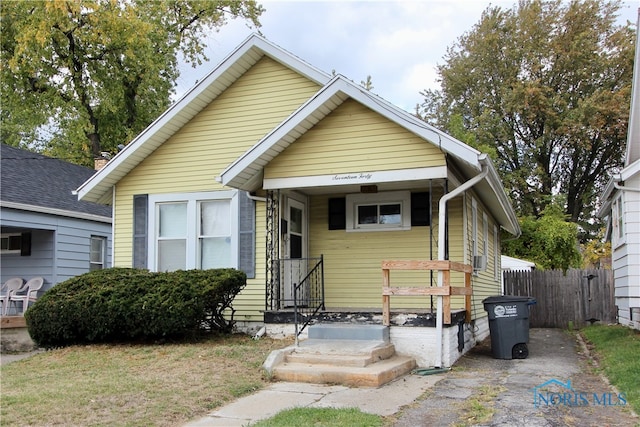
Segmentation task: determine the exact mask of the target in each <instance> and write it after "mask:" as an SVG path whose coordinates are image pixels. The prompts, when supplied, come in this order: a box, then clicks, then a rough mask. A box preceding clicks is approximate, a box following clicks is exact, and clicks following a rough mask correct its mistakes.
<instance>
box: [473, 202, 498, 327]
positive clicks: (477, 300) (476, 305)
mask: <svg viewBox="0 0 640 427" xmlns="http://www.w3.org/2000/svg"><path fill="white" fill-rule="evenodd" d="M473 198H475V200H476V203H477V209H478V215H477V220H478V224H477V229H478V246H477V247H478V255H483V254H484V240H485V239H488V253H487V254H486V255H487V268H486V270H484V271H480V272H478V274H476V275H473V276H472V278H471V282H472V286H473V298H472V304H473V305H472V309H471V313H472V317H473V318H474V319H477V318H481V317H485V316H486V315H487V313H486V311H485V310H484V305H483V304H482V300H483V299H485V298H487V297H489V296H492V295H499V294H500V293H501V291H502V285H501V282H500V279H498V280H497V281H496V278H495V268H496V267H498V268H499V267H500V266H499V265H498V266H496V265H495V260H494V251H495V250H496V248H495V247H494V241H493V240H494V239H493V226H494V224H496V222H495V220H494V219H493V217H492V216H491V212H489V211H488V210H487V209H486V207H485V206H484V205H483V204H482V202H481V201H480V199H479V198H478V197H477V196H476V195H475V194H473V193H468V194H467V196H466V197H465V208H466V209H467V227H466V229H467V230H466V235H467V240H466V242H467V248H466V249H467V253H468V257H469V260H468V263H469V264H473V259H472V257H473V236H472V218H473V216H472V213H471V212H472V199H473ZM484 213H486V214H487V219H488V236H485V235H484V226H483V223H482V221H483V220H482V216H483V214H484ZM498 230H499V228H498ZM497 250H498V251H499V250H500V248H497ZM501 275H502V272H500V273H499V274H498V277H501Z"/></svg>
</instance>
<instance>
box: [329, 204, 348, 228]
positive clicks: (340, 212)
mask: <svg viewBox="0 0 640 427" xmlns="http://www.w3.org/2000/svg"><path fill="white" fill-rule="evenodd" d="M346 228H347V199H346V198H344V197H337V198H333V199H329V230H344V229H346Z"/></svg>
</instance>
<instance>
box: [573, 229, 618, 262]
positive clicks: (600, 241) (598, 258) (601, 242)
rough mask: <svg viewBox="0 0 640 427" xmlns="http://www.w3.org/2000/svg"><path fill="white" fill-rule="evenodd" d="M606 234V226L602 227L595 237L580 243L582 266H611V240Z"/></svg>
mask: <svg viewBox="0 0 640 427" xmlns="http://www.w3.org/2000/svg"><path fill="white" fill-rule="evenodd" d="M604 234H605V228H601V229H600V230H599V231H598V234H597V235H596V237H595V238H593V239H591V240H589V241H587V242H586V243H584V244H583V245H580V250H581V252H582V268H586V269H589V268H611V241H607V240H606V239H605V238H604Z"/></svg>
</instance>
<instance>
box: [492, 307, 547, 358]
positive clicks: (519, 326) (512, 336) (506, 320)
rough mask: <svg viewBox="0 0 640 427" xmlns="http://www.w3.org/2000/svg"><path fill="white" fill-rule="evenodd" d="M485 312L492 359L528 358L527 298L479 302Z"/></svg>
mask: <svg viewBox="0 0 640 427" xmlns="http://www.w3.org/2000/svg"><path fill="white" fill-rule="evenodd" d="M482 303H483V304H484V309H485V311H486V312H487V313H489V333H490V334H491V354H492V355H493V357H494V358H496V359H526V358H527V356H528V355H529V349H528V347H527V343H528V342H529V307H530V306H531V305H532V304H535V303H536V300H535V299H534V298H531V297H522V296H511V295H499V296H493V297H489V298H485V299H484V300H482Z"/></svg>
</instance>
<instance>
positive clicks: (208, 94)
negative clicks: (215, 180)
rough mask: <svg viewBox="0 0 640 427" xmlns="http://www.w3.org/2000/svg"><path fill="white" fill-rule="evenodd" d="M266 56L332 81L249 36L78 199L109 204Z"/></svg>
mask: <svg viewBox="0 0 640 427" xmlns="http://www.w3.org/2000/svg"><path fill="white" fill-rule="evenodd" d="M265 55H266V56H269V57H270V58H272V59H273V60H275V61H277V62H279V63H281V64H283V65H285V66H286V67H288V68H291V69H293V70H295V71H296V72H298V73H300V74H302V75H304V76H306V77H307V78H309V79H310V80H312V81H314V82H316V83H318V84H321V85H324V84H326V83H327V82H328V81H329V80H330V78H331V77H330V75H329V74H326V73H324V72H322V71H320V70H319V69H317V68H315V67H313V66H311V65H309V64H308V63H306V62H304V61H302V60H301V59H300V58H298V57H297V56H294V55H292V54H291V53H289V52H287V51H285V50H284V49H282V48H280V47H278V46H276V45H274V44H272V43H270V42H268V41H267V40H265V39H264V38H263V37H261V36H259V35H257V34H252V35H251V36H249V37H248V38H247V39H246V40H245V41H244V42H243V43H242V44H241V45H240V46H238V47H237V48H236V49H235V50H234V51H233V52H231V54H229V55H228V56H227V57H226V58H225V59H224V60H223V61H222V62H221V63H220V64H219V65H218V66H217V67H215V68H214V69H213V70H212V71H211V72H210V73H209V74H208V75H207V76H206V77H205V78H204V79H202V81H201V82H199V83H198V84H196V85H195V86H194V87H193V88H191V89H190V90H189V91H188V92H186V93H185V95H184V96H182V98H180V99H179V100H178V101H176V102H175V103H174V104H173V105H171V106H170V107H169V108H168V109H167V110H166V111H165V112H164V113H163V114H162V115H160V117H158V118H157V119H156V120H155V121H154V122H153V123H152V124H151V125H149V127H147V128H146V129H145V130H144V131H143V132H141V133H140V134H139V135H138V136H137V137H136V138H135V139H133V140H132V141H131V142H130V143H129V144H128V145H127V146H126V147H125V148H124V149H123V150H122V151H120V152H119V153H118V154H117V155H116V156H115V157H114V158H113V159H112V160H111V161H109V163H107V165H106V166H105V167H104V168H103V169H101V170H100V171H98V172H97V173H96V174H95V175H93V176H92V177H91V178H89V179H88V180H87V181H86V182H84V183H83V184H82V185H81V186H80V187H79V188H78V189H77V190H76V192H77V194H78V199H79V200H86V201H91V202H99V203H105V204H110V203H111V202H112V197H111V194H112V187H113V185H115V184H116V183H117V182H118V181H119V180H120V179H122V178H123V177H124V176H125V175H126V174H128V173H129V172H130V171H131V170H133V169H134V168H135V167H136V166H137V165H138V164H139V163H140V162H142V161H143V160H144V159H145V158H146V157H147V156H149V155H150V154H151V153H153V151H154V150H156V149H157V148H158V147H159V146H160V145H162V144H163V143H164V142H165V141H166V140H167V139H169V138H170V137H171V136H172V135H173V134H175V133H176V132H177V131H178V130H179V129H180V128H181V127H182V126H184V125H185V124H186V123H187V122H189V120H191V119H192V118H193V117H194V116H195V115H196V114H198V113H199V112H200V111H202V110H203V109H204V108H205V107H206V106H207V105H209V103H211V102H212V101H213V100H214V99H215V98H216V97H217V96H218V95H220V94H221V93H222V92H224V91H225V90H226V89H227V88H228V87H229V86H230V85H231V84H232V83H233V82H234V81H235V80H237V79H238V77H239V76H241V75H242V74H244V72H246V71H247V70H248V69H249V68H251V66H253V65H254V64H255V63H256V62H257V61H258V60H259V59H260V58H262V57H263V56H265Z"/></svg>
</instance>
